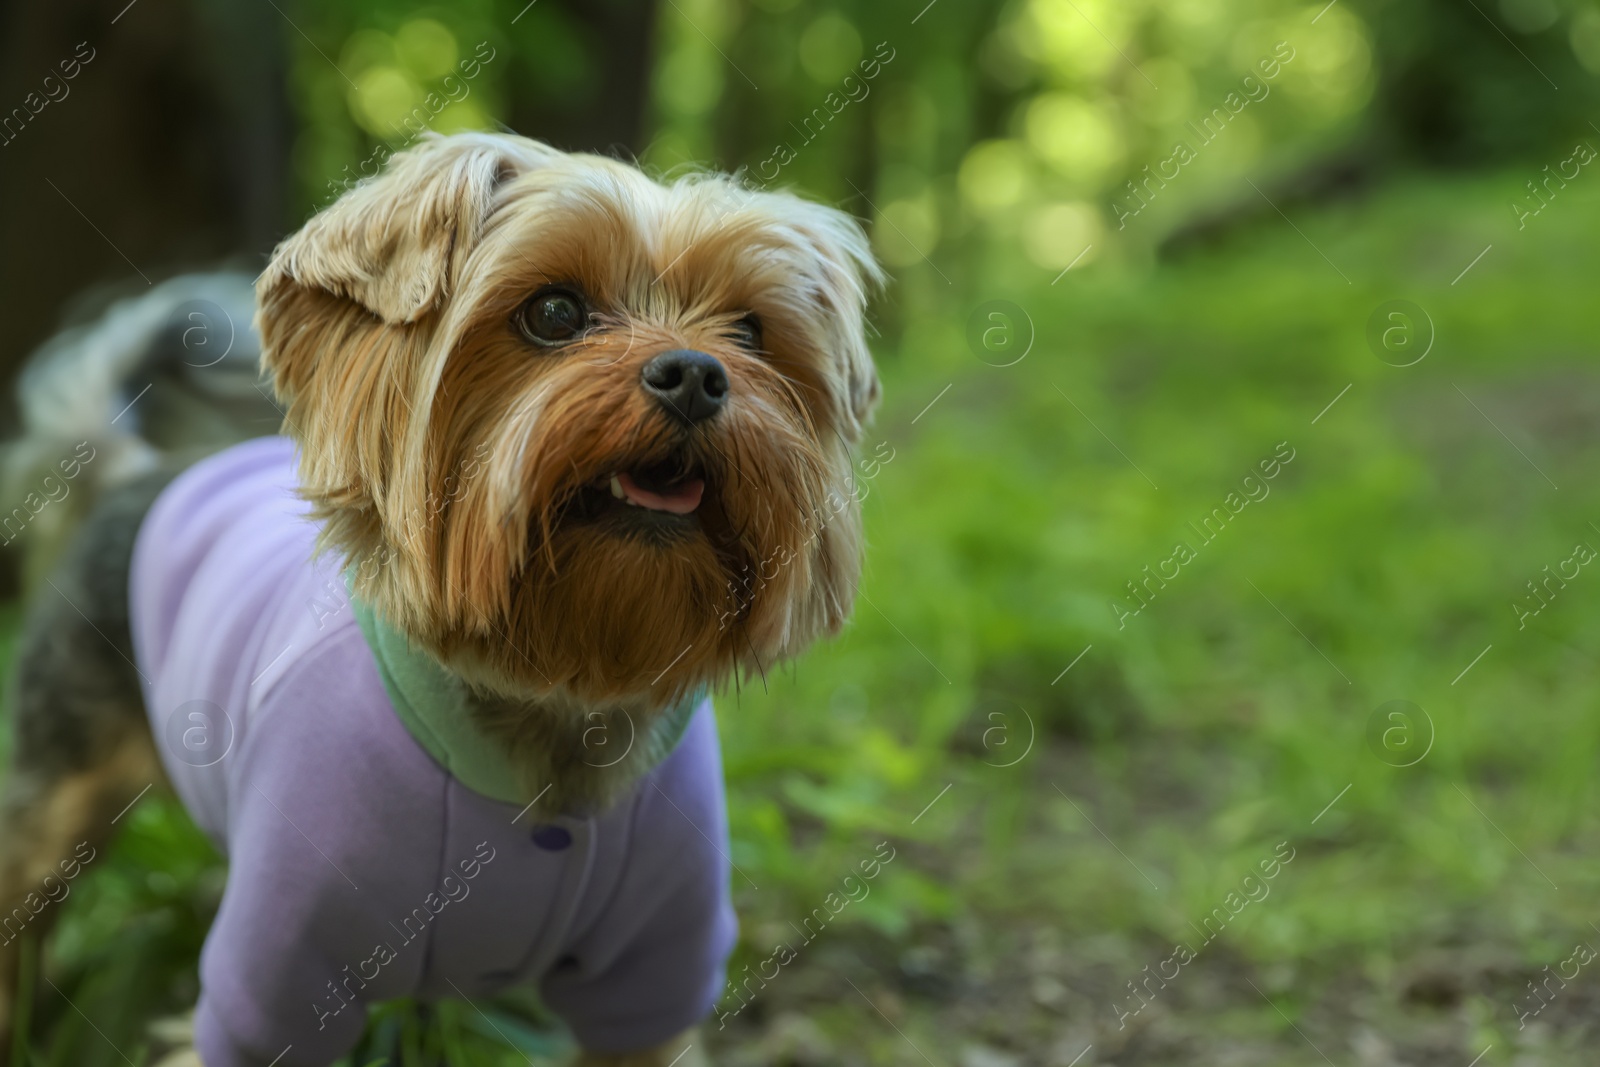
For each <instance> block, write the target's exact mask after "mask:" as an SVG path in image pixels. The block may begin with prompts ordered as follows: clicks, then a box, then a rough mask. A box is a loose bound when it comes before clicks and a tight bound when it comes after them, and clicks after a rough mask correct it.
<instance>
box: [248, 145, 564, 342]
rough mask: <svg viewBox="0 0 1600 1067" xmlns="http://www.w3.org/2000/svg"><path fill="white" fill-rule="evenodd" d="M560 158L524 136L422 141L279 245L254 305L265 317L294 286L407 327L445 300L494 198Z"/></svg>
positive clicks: (257, 291)
mask: <svg viewBox="0 0 1600 1067" xmlns="http://www.w3.org/2000/svg"><path fill="white" fill-rule="evenodd" d="M559 155H560V153H559V152H558V151H557V150H555V149H553V148H550V147H548V146H546V145H543V144H540V143H539V142H537V141H530V140H528V139H526V138H523V137H507V136H500V135H496V134H482V133H469V134H456V135H453V136H449V137H441V136H437V135H428V136H426V137H425V138H424V139H423V140H422V141H421V142H420V143H419V144H417V145H416V146H415V147H413V148H409V149H407V150H406V151H404V152H400V153H398V154H396V155H395V156H394V157H393V158H392V159H391V160H390V161H389V164H388V166H387V167H386V168H385V169H384V171H383V172H382V173H381V174H379V175H378V176H377V177H374V178H371V179H368V180H366V181H363V182H362V183H361V184H359V185H357V186H356V187H355V188H353V189H351V190H350V191H349V192H347V193H345V195H344V196H342V197H340V198H339V199H338V200H337V201H335V202H334V204H333V205H332V206H331V207H328V208H327V209H325V210H324V211H322V212H321V213H319V214H317V215H316V216H314V217H313V218H312V219H311V221H310V222H308V223H306V224H305V226H303V227H302V228H301V229H300V231H299V232H298V233H295V234H294V235H293V236H291V237H289V238H288V239H286V240H285V241H284V242H283V243H282V244H280V245H279V246H278V247H277V250H276V251H274V252H273V254H272V260H271V262H270V263H268V264H267V269H266V270H265V271H264V272H263V273H262V275H261V277H260V279H259V280H258V281H257V282H256V294H257V302H258V304H259V305H260V306H261V307H262V308H263V309H267V308H270V307H272V306H273V304H274V299H273V298H274V297H276V296H278V295H279V294H280V292H281V290H282V289H283V288H284V287H285V286H292V285H298V286H302V287H306V288H311V289H319V290H322V291H324V292H327V293H332V294H335V295H337V296H341V297H344V298H345V299H347V300H351V301H354V302H355V303H357V304H359V305H361V306H362V307H363V308H366V309H367V310H368V311H370V312H371V313H372V314H373V315H375V316H377V317H378V318H379V319H382V320H383V321H384V322H387V323H390V324H399V323H406V322H414V321H416V320H417V319H418V318H421V317H422V316H423V315H426V314H427V313H428V312H429V311H432V310H434V309H435V308H437V307H438V306H439V305H440V303H441V302H442V300H443V298H444V297H445V296H447V295H448V294H449V292H450V290H451V288H452V284H453V282H454V281H455V275H456V272H457V270H458V269H459V268H460V265H461V263H462V261H463V260H464V259H465V258H466V256H467V254H468V253H469V252H470V251H471V250H472V249H473V248H474V247H475V246H476V245H477V243H478V239H479V237H480V235H481V234H482V231H483V225H484V222H485V220H486V219H487V218H488V215H489V212H490V209H491V207H492V204H493V200H494V193H495V189H496V188H497V187H498V186H499V185H500V184H501V183H502V182H504V181H506V180H507V179H509V178H512V177H515V176H516V175H518V174H521V173H523V172H525V171H528V170H531V169H534V168H537V167H539V166H542V165H544V164H546V163H548V162H550V161H551V160H553V159H555V158H557V157H558V156H559ZM263 335H265V333H264V334H263Z"/></svg>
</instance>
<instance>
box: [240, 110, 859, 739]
mask: <svg viewBox="0 0 1600 1067" xmlns="http://www.w3.org/2000/svg"><path fill="white" fill-rule="evenodd" d="M876 276H877V268H876V267H875V265H874V264H873V261H872V258H871V254H870V252H869V250H868V247H867V244H866V241H865V238H864V236H863V235H862V233H861V231H860V228H859V227H858V226H857V225H856V224H855V222H854V221H853V220H852V219H850V218H849V217H848V216H846V215H844V214H842V213H840V212H837V211H834V210H832V209H830V208H825V207H822V206H819V205H816V204H812V203H809V202H806V201H802V200H800V199H798V198H796V197H793V196H790V195H788V194H782V193H767V192H756V191H752V190H749V189H746V188H743V187H741V186H740V185H739V184H738V183H737V182H735V181H734V180H732V179H728V178H722V177H711V176H696V177H692V178H687V179H683V180H679V181H676V182H673V183H670V184H662V183H657V182H655V181H652V180H651V179H649V178H647V177H645V176H644V175H643V174H641V173H640V172H639V171H638V170H636V169H634V168H632V167H629V166H626V165H624V164H621V163H617V162H615V161H612V160H608V159H602V158H599V157H594V156H582V155H568V154H565V153H562V152H559V151H556V150H554V149H551V148H549V147H547V146H545V145H542V144H539V143H537V142H533V141H528V140H525V139H522V138H516V137H502V136H489V135H481V134H477V135H458V136H454V137H447V138H433V139H430V140H427V141H425V142H423V143H422V144H421V145H420V146H419V147H416V148H414V149H411V150H409V151H407V152H405V153H402V154H400V155H397V156H396V157H395V158H394V159H393V160H392V161H391V163H390V165H389V167H388V169H387V170H386V171H385V173H384V174H382V175H381V176H379V177H378V178H376V179H375V180H373V181H371V182H370V183H367V184H364V185H362V186H359V187H357V188H356V189H354V190H352V191H351V192H349V193H347V194H346V195H345V196H344V197H342V198H341V199H340V200H339V201H338V202H337V203H335V204H334V205H332V206H331V207H329V208H328V209H326V210H325V211H323V212H322V213H321V214H319V215H317V216H316V217H315V218H313V219H312V220H311V221H310V222H309V223H308V224H307V225H306V226H305V227H304V228H303V229H302V230H301V231H300V232H299V233H297V234H295V235H294V236H292V237H290V238H289V239H288V240H286V241H285V242H284V243H283V244H282V245H281V246H280V247H279V248H278V250H277V251H276V253H275V254H274V256H273V259H272V262H271V264H270V265H269V266H268V268H267V270H266V271H265V272H264V273H263V274H262V277H261V279H260V281H259V283H258V286H257V291H258V297H259V312H258V326H259V330H260V333H261V337H262V340H263V357H264V361H265V364H266V366H267V368H268V370H269V372H270V373H271V375H272V378H273V384H274V388H275V389H276V390H277V392H278V395H279V397H280V399H281V400H282V401H283V402H284V404H285V411H286V416H287V417H286V429H287V431H288V432H289V433H290V434H292V435H293V436H294V437H295V438H296V439H297V440H298V442H299V444H300V446H301V452H302V456H301V476H302V483H303V488H304V491H305V492H306V494H307V495H308V496H309V498H310V499H311V501H312V502H313V504H314V505H315V508H316V513H317V516H318V517H319V518H320V519H321V520H322V521H323V522H324V524H325V525H324V530H325V533H324V538H325V540H326V541H327V542H328V543H329V544H330V545H331V546H333V547H335V548H337V549H339V550H341V551H342V552H344V553H345V554H346V556H347V557H348V559H349V560H350V562H351V564H352V565H353V567H354V573H355V575H356V579H355V580H356V588H357V592H358V594H360V595H362V596H364V597H365V598H366V599H367V600H368V601H369V602H370V603H372V604H373V606H374V607H375V608H376V609H377V610H378V611H379V612H380V613H381V614H382V615H383V616H384V617H386V618H387V619H388V620H389V621H390V622H391V623H392V624H393V625H395V626H397V627H399V628H400V629H401V630H402V631H404V632H405V633H407V634H408V635H410V636H411V637H412V639H413V640H415V641H417V642H418V643H420V644H421V645H422V646H423V647H424V648H426V649H428V650H429V651H430V652H432V653H433V654H434V655H436V656H438V657H439V658H440V659H441V660H442V661H443V662H445V663H446V664H448V665H449V666H451V667H452V668H454V669H456V670H457V671H459V672H461V673H462V674H463V675H464V676H466V677H468V678H469V679H471V680H474V681H476V682H479V683H480V684H484V685H486V686H488V687H490V688H493V689H497V690H499V691H502V692H513V693H525V694H528V695H541V694H559V695H561V696H563V697H566V698H569V699H572V700H575V701H576V702H578V703H579V704H598V703H603V702H612V701H618V700H628V701H632V702H635V703H637V704H640V705H642V706H646V707H660V706H664V705H665V704H667V703H668V702H670V701H671V700H673V699H675V698H677V697H679V696H681V695H682V694H683V693H685V692H687V691H688V690H690V689H692V688H694V687H695V686H697V685H700V684H704V683H716V682H718V681H721V680H723V679H725V678H727V677H728V676H729V675H730V674H731V673H732V672H733V671H734V670H735V669H737V668H738V667H740V666H741V665H742V666H745V667H752V668H757V669H762V668H764V667H765V666H767V665H770V664H771V663H772V662H773V661H775V660H777V659H781V658H783V657H785V656H790V655H793V654H795V653H796V652H798V651H799V650H800V649H802V648H803V647H805V646H806V645H807V644H808V643H809V642H810V641H812V640H813V639H814V638H816V637H817V636H819V635H821V634H824V633H828V632H832V631H834V630H836V629H837V628H838V627H839V625H840V624H841V623H842V622H843V620H844V618H845V616H846V615H847V613H848V611H849V609H850V606H851V603H852V601H853V598H854V590H855V583H856V579H857V576H858V573H859V568H860V551H861V531H860V520H859V514H858V510H857V505H856V501H855V499H854V496H853V493H852V490H853V487H854V479H853V477H852V459H851V456H850V451H849V449H850V446H851V445H853V444H854V443H856V442H857V440H858V439H859V437H860V434H861V430H862V426H863V423H864V421H865V420H866V418H867V417H868V415H869V414H870V411H871V408H872V407H873V405H874V404H875V402H876V400H877V395H878V384H877V378H876V375H875V373H874V371H873V367H872V362H871V357H870V355H869V353H868V351H867V347H866V343H865V339H864V337H863V318H862V315H863V305H864V300H865V289H866V286H867V285H868V284H869V283H870V282H871V281H873V280H874V279H875V278H876Z"/></svg>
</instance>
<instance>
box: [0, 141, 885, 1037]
mask: <svg viewBox="0 0 1600 1067" xmlns="http://www.w3.org/2000/svg"><path fill="white" fill-rule="evenodd" d="M879 280H880V273H879V270H878V268H877V266H876V265H875V263H874V261H873V259H872V255H871V252H870V250H869V246H868V243H867V241H866V238H865V236H864V235H863V233H862V231H861V229H860V227H859V226H858V225H857V223H856V222H855V221H854V220H853V219H852V218H850V217H849V216H847V215H845V214H843V213H842V212H839V211H837V210H834V209H832V208H828V207H824V206H821V205H818V204H815V203H811V202H808V201H806V200H803V199H800V198H798V197H796V196H793V195H791V194H788V193H784V192H772V191H761V190H756V189H752V188H750V187H749V186H748V185H746V184H744V183H742V182H741V181H740V180H738V179H737V178H734V177H728V176H718V175H709V174H692V175H688V176H682V177H677V178H675V179H673V180H666V181H659V180H654V179H652V178H650V177H647V176H646V175H645V174H643V173H642V172H641V171H639V170H638V169H636V168H635V167H632V166H629V165H626V164H623V163H620V162H617V161H614V160H611V159H606V158H600V157H597V156H591V155H577V154H568V153H565V152H561V151H558V150H556V149H553V148H550V147H548V146H546V145H544V144H540V143H538V142H535V141H531V140H527V139H524V138H520V137H513V136H498V135H487V134H460V135H454V136H448V137H432V138H429V139H427V140H425V141H423V142H422V143H420V144H419V145H418V146H416V147H414V148H412V149H410V150H408V151H406V152H403V153H400V154H398V155H396V156H395V157H394V158H393V159H392V160H391V162H390V164H389V166H388V167H387V168H386V170H385V171H384V172H383V173H382V174H380V175H378V176H377V177H375V178H373V179H370V180H369V181H367V182H365V183H363V184H361V185H359V186H357V187H355V188H354V189H352V190H350V191H349V192H348V193H346V194H345V195H344V196H343V197H341V198H340V199H339V200H338V201H336V202H335V203H334V204H332V205H331V206H330V207H328V208H327V209H325V210H324V211H322V212H321V213H320V214H318V215H316V216H314V217H313V218H312V219H311V220H310V221H309V222H308V223H307V224H306V225H305V226H304V227H303V228H302V229H301V230H300V231H299V232H297V233H295V234H294V235H292V236H291V237H289V238H288V239H287V240H285V241H284V242H283V243H282V244H281V245H280V246H279V247H278V248H277V250H276V251H275V252H274V254H273V256H272V258H271V261H270V263H269V264H268V266H267V268H266V270H265V271H264V272H263V273H262V274H261V276H260V277H259V278H258V279H257V280H256V284H255V296H256V309H255V325H256V330H257V333H258V335H259V339H260V354H261V364H262V366H264V368H265V370H266V372H267V374H268V375H269V377H270V383H271V387H272V392H273V394H274V395H275V396H276V399H277V402H278V404H279V405H280V409H281V415H282V427H283V433H284V434H285V435H286V436H284V437H264V438H258V439H256V440H253V441H249V442H247V443H244V444H240V445H235V446H232V447H229V448H227V449H225V450H223V451H220V452H215V453H214V454H212V455H210V456H208V457H207V458H204V459H202V460H200V461H199V462H195V463H190V464H188V465H187V466H186V465H185V464H184V463H183V462H181V461H178V460H174V459H173V454H172V453H171V452H167V453H165V454H163V455H161V456H158V457H156V458H154V459H151V460H150V462H148V463H145V464H143V465H142V466H143V470H142V473H137V476H133V475H131V474H130V475H127V476H124V477H120V478H118V479H115V480H114V481H115V484H114V485H111V486H109V487H107V488H105V489H104V490H103V492H101V493H100V494H99V498H98V502H97V504H96V505H95V507H94V508H93V510H92V511H91V512H90V514H89V515H88V517H87V518H86V519H84V521H83V523H82V524H81V526H80V527H79V528H78V530H77V532H76V535H75V540H74V542H73V543H72V545H71V547H69V548H68V549H66V550H65V552H64V554H63V556H62V559H61V560H60V561H59V566H58V567H57V568H56V569H55V571H54V572H53V576H52V577H51V578H50V579H49V581H48V583H47V584H45V585H42V586H40V588H39V590H38V592H37V595H36V597H35V603H34V604H33V606H32V614H31V616H30V618H29V621H28V623H27V625H26V631H25V634H24V638H23V645H22V649H21V652H20V658H19V662H18V664H17V667H16V670H15V672H14V684H15V693H16V696H15V700H14V702H13V705H12V706H13V709H14V715H15V721H14V724H13V725H14V729H15V742H14V744H13V746H12V753H11V757H12V770H11V776H10V780H9V782H8V785H7V791H6V794H5V799H4V807H3V811H0V820H3V822H0V835H3V838H0V902H3V903H0V907H3V908H4V909H6V910H4V911H0V930H3V931H6V932H9V931H10V930H11V928H12V927H13V926H15V927H17V928H18V929H21V928H23V927H26V928H27V929H29V930H31V931H32V932H34V933H35V934H37V933H42V931H43V929H44V927H45V925H47V924H48V922H49V920H50V918H51V917H52V916H53V914H54V911H55V909H50V908H43V909H38V910H36V909H34V908H33V907H32V905H31V904H30V903H29V902H30V901H33V900H37V899H41V898H42V895H43V894H44V893H45V892H46V888H42V887H45V886H46V883H47V881H48V879H49V878H51V877H59V876H58V875H56V874H55V873H54V872H56V871H58V870H59V869H60V865H61V864H62V863H63V861H67V860H69V859H70V858H71V857H73V856H74V855H78V857H79V859H81V858H82V854H81V853H75V852H74V850H75V848H78V847H79V846H80V845H83V844H86V845H87V846H88V847H89V848H91V849H94V848H100V847H103V846H104V843H105V842H106V840H107V839H108V837H109V835H110V833H111V832H112V831H113V830H114V829H116V827H115V826H114V825H113V823H114V822H116V820H117V819H120V817H121V813H122V812H124V811H125V810H126V808H127V807H128V806H129V805H130V804H131V803H132V802H134V801H135V800H136V799H137V798H138V797H139V796H141V795H142V794H143V792H144V791H145V790H146V789H147V788H148V787H149V786H150V784H151V783H153V782H157V783H167V784H170V786H171V788H172V789H173V790H175V791H176V793H177V795H178V796H179V797H180V798H181V799H182V801H183V803H184V805H185V807H186V808H187V809H188V811H189V812H190V814H191V815H192V816H193V817H194V819H195V821H196V822H197V823H198V824H199V825H200V826H201V827H202V828H203V829H204V830H205V831H206V832H207V833H208V834H209V835H210V836H211V837H212V838H213V839H214V840H215V841H216V842H217V843H218V844H219V846H221V847H222V848H223V849H224V851H225V852H226V854H227V856H228V859H229V867H230V869H229V875H228V881H227V887H226V890H225V891H224V894H223V897H222V902H221V906H220V909H219V911H218V914H217V917H216V920H215V922H214V924H213V926H212V928H211V931H210V934H209V936H208V937H207V939H206V945H205V949H204V951H203V953H202V955H201V961H200V976H201V987H202V992H201V996H200V1001H199V1004H198V1006H197V1008H196V1012H195V1015H194V1023H193V1031H192V1033H193V1047H192V1048H191V1049H187V1050H184V1051H182V1052H181V1053H180V1054H179V1055H178V1056H177V1057H175V1060H174V1062H187V1063H196V1062H199V1063H203V1064H204V1065H205V1067H245V1065H251V1067H266V1065H267V1064H274V1065H277V1067H294V1065H313V1064H328V1063H330V1062H332V1061H334V1060H336V1059H338V1058H339V1057H341V1056H343V1055H344V1054H346V1053H347V1052H348V1051H349V1050H350V1049H351V1048H352V1047H353V1046H354V1045H355V1044H356V1043H357V1041H358V1040H359V1038H360V1036H361V1034H362V1031H363V1026H364V1022H365V1005H366V1004H368V1003H369V1002H372V1001H374V1000H379V999H385V998H390V997H397V996H414V997H419V998H422V999H437V998H444V997H458V998H462V999H464V1000H466V1001H468V1002H476V1001H477V1000H478V998H480V997H485V996H489V995H491V994H494V993H496V992H497V991H499V990H502V989H504V988H507V987H513V986H524V987H526V986H532V987H534V988H536V989H537V991H538V993H539V996H540V999H541V1000H542V1001H543V1003H544V1004H545V1005H546V1006H547V1007H549V1008H550V1009H552V1010H553V1011H555V1012H556V1013H557V1014H558V1015H560V1016H562V1017H563V1018H564V1019H565V1021H566V1023H567V1024H568V1025H569V1027H570V1029H571V1030H572V1032H573V1034H574V1036H575V1037H576V1039H577V1042H578V1044H579V1046H580V1048H581V1050H582V1051H581V1052H580V1054H579V1055H580V1059H579V1062H580V1063H583V1064H594V1065H599V1064H613V1065H624V1064H630V1065H632V1064H636V1065H640V1067H647V1065H655V1067H667V1065H669V1064H682V1065H687V1064H688V1063H690V1062H693V1061H694V1060H695V1059H697V1058H698V1057H700V1056H701V1055H702V1050H701V1049H700V1048H699V1047H698V1041H697V1039H696V1038H695V1036H694V1027H695V1025H696V1024H697V1023H698V1022H699V1021H700V1020H701V1019H703V1018H704V1017H705V1016H706V1014H708V1012H709V1011H710V1008H711V1005H712V1003H713V1001H714V1000H715V998H716V996H717V994H718V992H719V991H720V987H721V983H722V973H723V968H724V966H725V960H726V957H727V954H728V952H729V951H731V948H732V945H733V941H734V938H735V921H734V916H733V912H732V908H731V905H730V902H729V897H728V873H729V864H730V861H729V859H728V842H727V826H726V817H725V809H724V801H723V795H722V784H721V769H720V758H719V755H718V750H717V739H716V730H715V724H714V722H713V719H712V712H711V707H710V703H709V701H708V699H707V693H708V692H710V691H712V690H715V689H718V688H719V687H721V686H723V685H725V684H727V683H729V682H730V681H731V680H733V679H735V678H736V677H737V676H738V675H740V674H741V673H744V672H751V671H765V669H766V668H767V667H769V666H771V665H772V664H773V663H774V662H775V661H778V660H782V659H784V658H786V657H792V656H794V655H796V654H797V653H799V652H800V651H801V650H803V649H804V648H806V647H807V645H809V644H810V643H811V642H812V641H813V640H815V639H817V638H818V637H820V636H823V635H826V634H830V633H833V632H835V631H837V630H838V629H839V627H840V626H841V625H842V623H843V622H844V620H845V618H846V616H847V614H848V613H849V611H850V608H851V605H852V602H853V599H854V593H855V586H856V581H857V578H858V576H859V572H860V562H861V551H862V534H861V524H860V515H859V508H858V507H857V504H856V500H855V496H854V493H853V492H852V489H853V481H852V478H851V468H852V460H851V455H850V449H851V447H852V445H854V444H855V443H857V442H858V441H859V439H860V437H861V433H862V430H863V425H864V423H865V422H866V420H867V419H868V417H869V416H870V414H871V412H872V409H873V407H874V406H875V404H876V402H877V399H878V394H879V387H878V379H877V375H876V372H875V370H874V367H873V364H872V358H871V355H870V353H869V351H868V347H867V344H866V340H865V336H864V318H863V316H864V307H865V303H866V299H867V297H868V295H869V292H870V290H871V289H872V287H873V286H874V285H875V284H876V283H877V282H878V281H879ZM134 384H137V383H134ZM25 399H26V398H25ZM137 400H138V397H135V398H134V401H133V402H132V403H136V402H137ZM113 411H114V408H112V409H111V410H106V411H103V412H99V413H97V417H98V418H100V419H102V420H104V419H106V418H108V417H109V416H111V414H112V412H113ZM125 411H126V409H125ZM118 418H120V416H118ZM92 421H93V420H90V422H91V423H92ZM124 425H126V424H124ZM52 432H54V433H58V434H59V433H60V432H61V428H60V427H59V426H56V427H53V431H52ZM105 432H107V427H106V425H105V424H104V422H103V421H102V423H101V425H100V426H98V427H96V426H95V425H92V424H90V425H86V426H85V427H84V429H82V431H81V437H82V438H83V440H84V441H85V442H87V443H88V444H89V446H90V448H91V450H92V449H93V447H94V442H95V441H96V440H97V439H101V438H103V436H104V434H105ZM70 448H71V446H70V444H69V445H68V449H69V452H70ZM40 452H41V450H40V448H39V447H37V444H35V446H34V447H32V448H31V450H30V451H29V454H30V455H32V456H35V457H37V456H38V455H39V454H40ZM64 469H65V468H63V470H64ZM752 574H759V575H760V578H761V580H760V581H759V582H757V583H752V582H751V581H750V576H751V575H752ZM35 915H37V918H35ZM6 937H7V933H0V941H3V944H0V1012H4V1011H9V1005H10V1003H11V999H12V997H11V992H12V989H13V987H14V981H15V973H16V962H17V949H16V947H15V946H16V944H17V941H16V939H15V938H14V937H13V938H11V939H10V940H5V938H6ZM6 1044H7V1045H8V1044H9V1042H6ZM680 1058H681V1059H680Z"/></svg>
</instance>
